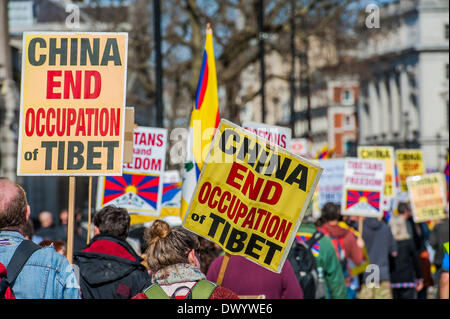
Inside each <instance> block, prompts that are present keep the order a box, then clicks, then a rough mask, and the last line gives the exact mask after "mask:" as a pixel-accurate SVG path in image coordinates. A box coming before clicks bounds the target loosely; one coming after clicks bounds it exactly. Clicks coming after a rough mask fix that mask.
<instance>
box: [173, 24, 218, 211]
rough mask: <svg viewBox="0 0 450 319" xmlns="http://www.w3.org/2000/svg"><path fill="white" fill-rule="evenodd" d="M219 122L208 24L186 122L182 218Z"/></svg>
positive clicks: (211, 43) (214, 69)
mask: <svg viewBox="0 0 450 319" xmlns="http://www.w3.org/2000/svg"><path fill="white" fill-rule="evenodd" d="M219 122H220V116H219V97H218V94H217V75H216V64H215V58H214V48H213V34H212V29H211V27H210V26H209V24H208V26H207V28H206V42H205V50H204V52H203V61H202V67H201V70H200V76H199V79H198V84H197V92H196V95H195V101H194V107H193V109H192V113H191V121H190V124H189V137H188V141H187V150H186V151H187V154H186V160H185V164H184V171H183V184H182V191H181V218H182V219H183V217H184V214H185V213H186V211H187V208H188V206H189V203H190V201H191V198H192V194H193V193H194V189H195V185H196V184H197V181H198V178H199V176H200V172H201V170H202V167H203V162H204V161H205V159H206V155H207V154H208V150H209V145H210V143H211V140H212V138H213V136H214V133H215V131H216V128H217V127H218V125H219Z"/></svg>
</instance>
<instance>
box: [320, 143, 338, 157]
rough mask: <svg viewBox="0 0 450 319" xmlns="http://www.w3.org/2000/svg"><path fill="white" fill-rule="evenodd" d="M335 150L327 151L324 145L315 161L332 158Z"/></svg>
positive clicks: (326, 146)
mask: <svg viewBox="0 0 450 319" xmlns="http://www.w3.org/2000/svg"><path fill="white" fill-rule="evenodd" d="M334 150H335V148H334V147H333V148H331V149H328V144H325V145H324V146H323V147H322V149H321V150H320V151H319V152H318V153H317V155H316V157H315V159H328V158H331V157H332V156H333V153H334Z"/></svg>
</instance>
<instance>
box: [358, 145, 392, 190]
mask: <svg viewBox="0 0 450 319" xmlns="http://www.w3.org/2000/svg"><path fill="white" fill-rule="evenodd" d="M358 157H359V158H364V159H379V160H383V161H384V169H385V180H384V197H385V198H386V197H394V196H395V192H396V190H395V179H394V177H395V171H394V148H393V147H392V146H359V147H358Z"/></svg>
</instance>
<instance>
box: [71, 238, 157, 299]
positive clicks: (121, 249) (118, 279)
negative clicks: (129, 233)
mask: <svg viewBox="0 0 450 319" xmlns="http://www.w3.org/2000/svg"><path fill="white" fill-rule="evenodd" d="M141 261H142V258H141V257H139V256H138V255H137V254H136V253H135V251H134V250H133V248H132V247H131V246H130V245H129V244H128V243H127V242H126V241H123V240H121V239H119V238H116V237H114V236H109V235H97V236H95V237H94V238H93V239H92V241H91V243H90V244H89V246H87V247H86V249H84V250H83V251H81V252H79V253H76V254H74V264H75V265H77V266H78V267H79V270H80V286H81V293H82V298H83V299H130V298H132V297H134V296H135V295H137V294H138V293H140V292H142V290H143V289H144V288H145V287H148V286H149V285H150V284H151V282H150V277H149V275H148V273H147V270H146V269H145V267H144V266H143V265H141Z"/></svg>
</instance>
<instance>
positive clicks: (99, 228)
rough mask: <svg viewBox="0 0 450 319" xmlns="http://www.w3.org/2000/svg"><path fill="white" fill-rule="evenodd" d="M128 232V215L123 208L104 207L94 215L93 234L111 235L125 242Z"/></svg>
mask: <svg viewBox="0 0 450 319" xmlns="http://www.w3.org/2000/svg"><path fill="white" fill-rule="evenodd" d="M129 231H130V215H128V211H127V210H126V209H125V208H120V207H115V206H105V207H103V208H102V209H101V210H99V211H98V212H97V213H96V214H94V234H95V235H98V234H102V235H112V236H115V237H118V238H120V239H122V240H126V239H127V237H128V233H129Z"/></svg>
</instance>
